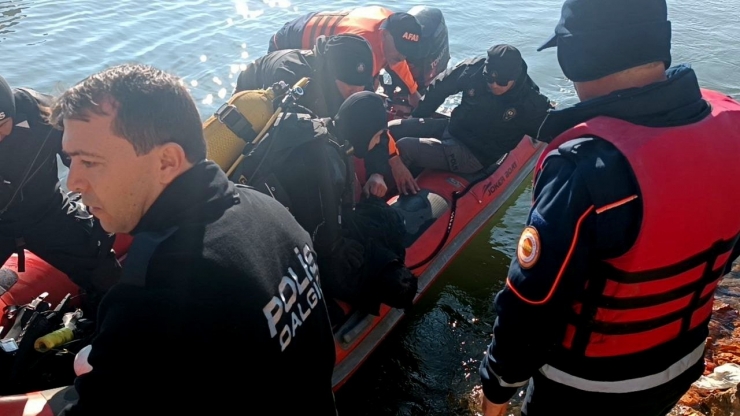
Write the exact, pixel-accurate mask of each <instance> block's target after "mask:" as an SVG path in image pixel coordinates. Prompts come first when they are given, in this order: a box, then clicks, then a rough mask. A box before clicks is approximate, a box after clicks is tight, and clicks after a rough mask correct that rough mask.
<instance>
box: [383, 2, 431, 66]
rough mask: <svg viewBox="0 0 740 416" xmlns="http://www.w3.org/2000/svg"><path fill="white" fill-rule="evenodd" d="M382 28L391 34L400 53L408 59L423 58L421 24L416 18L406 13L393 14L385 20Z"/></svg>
mask: <svg viewBox="0 0 740 416" xmlns="http://www.w3.org/2000/svg"><path fill="white" fill-rule="evenodd" d="M380 28H381V29H385V30H387V31H388V32H390V34H391V36H392V37H393V43H394V44H395V45H396V49H398V52H401V53H402V54H403V55H404V56H405V57H407V58H411V59H415V58H421V56H419V55H420V53H421V47H420V45H421V24H419V21H418V20H416V17H415V16H413V15H410V14H408V13H405V12H397V13H393V14H392V15H390V16H388V17H387V18H386V19H385V20H383V23H381V24H380Z"/></svg>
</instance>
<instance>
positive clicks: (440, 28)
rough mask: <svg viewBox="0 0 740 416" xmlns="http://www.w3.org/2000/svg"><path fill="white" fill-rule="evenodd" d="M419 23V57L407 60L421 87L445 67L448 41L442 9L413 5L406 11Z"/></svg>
mask: <svg viewBox="0 0 740 416" xmlns="http://www.w3.org/2000/svg"><path fill="white" fill-rule="evenodd" d="M408 13H409V14H410V15H413V16H415V17H416V19H417V20H418V21H419V23H420V24H421V48H422V50H423V53H422V54H421V56H423V58H421V59H414V60H411V61H410V62H409V66H410V67H411V73H412V74H413V76H414V80H416V83H417V84H418V85H419V89H420V90H421V89H423V88H424V87H426V86H427V85H429V83H431V82H432V80H433V79H434V77H436V76H437V75H439V74H440V73H441V72H443V71H444V70H446V69H447V64H448V63H449V61H450V42H449V39H448V36H447V24H445V18H444V16H442V11H441V10H440V9H437V8H435V7H426V6H415V7H413V8H412V9H411V10H409V11H408Z"/></svg>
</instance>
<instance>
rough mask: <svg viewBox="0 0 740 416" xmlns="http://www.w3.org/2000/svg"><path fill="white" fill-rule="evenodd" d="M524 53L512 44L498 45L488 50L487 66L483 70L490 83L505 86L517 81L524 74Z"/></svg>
mask: <svg viewBox="0 0 740 416" xmlns="http://www.w3.org/2000/svg"><path fill="white" fill-rule="evenodd" d="M523 66H524V65H523V61H522V54H521V53H520V52H519V49H517V48H515V47H513V46H511V45H496V46H492V47H491V48H490V49H489V50H488V58H486V67H485V69H484V71H483V73H484V75H485V76H486V81H487V82H488V83H489V84H493V83H494V82H495V83H497V84H498V85H501V86H504V85H506V84H508V83H509V81H516V80H517V79H518V78H519V76H520V75H521V74H522V67H523Z"/></svg>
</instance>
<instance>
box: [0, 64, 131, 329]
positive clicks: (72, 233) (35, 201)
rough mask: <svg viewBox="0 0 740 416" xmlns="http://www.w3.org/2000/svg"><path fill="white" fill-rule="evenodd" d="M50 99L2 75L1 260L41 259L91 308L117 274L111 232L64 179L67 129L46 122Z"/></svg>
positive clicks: (21, 262) (90, 310) (20, 263)
mask: <svg viewBox="0 0 740 416" xmlns="http://www.w3.org/2000/svg"><path fill="white" fill-rule="evenodd" d="M52 101H53V97H51V96H49V95H46V94H41V93H39V92H37V91H35V90H33V89H29V88H15V89H11V87H10V86H9V85H8V83H7V82H6V80H5V79H4V78H3V77H0V265H2V264H3V263H5V261H6V260H7V259H8V258H9V257H10V256H11V255H12V254H13V253H17V254H18V257H19V261H18V269H19V270H18V271H19V272H23V271H25V257H24V250H26V249H27V250H29V251H31V252H33V253H34V254H36V255H37V256H39V257H41V258H42V259H43V260H45V261H46V262H47V263H49V264H51V265H52V266H54V267H55V268H57V269H59V270H60V271H61V272H63V273H65V274H66V275H67V276H68V277H69V279H71V280H72V281H73V282H74V283H75V284H77V285H78V286H79V287H80V288H81V289H82V290H83V292H84V293H85V296H84V297H83V298H82V300H83V305H85V306H86V307H85V309H86V313H88V314H90V315H93V314H94V312H95V308H96V306H97V301H98V300H99V299H100V297H101V296H102V295H103V293H105V291H107V290H108V288H110V286H112V285H113V284H114V283H115V282H116V280H117V278H118V275H119V272H120V264H118V261H117V260H116V258H115V255H114V253H113V251H112V247H113V240H114V238H113V237H112V236H109V235H107V234H106V233H105V232H103V231H102V229H101V228H100V224H99V223H98V222H97V221H95V220H94V218H93V217H92V215H90V213H89V212H88V211H87V209H86V208H85V206H84V205H82V204H81V203H79V202H78V201H77V200H76V199H75V198H70V197H69V196H68V195H67V194H66V193H65V192H64V191H63V190H62V189H61V186H60V182H59V176H58V175H59V173H58V166H57V155H62V162H64V163H68V162H67V159H66V158H65V157H64V156H63V154H62V152H61V150H62V132H61V131H59V130H55V129H54V128H53V127H52V126H51V124H50V123H49V120H48V117H49V115H50V106H51V103H52Z"/></svg>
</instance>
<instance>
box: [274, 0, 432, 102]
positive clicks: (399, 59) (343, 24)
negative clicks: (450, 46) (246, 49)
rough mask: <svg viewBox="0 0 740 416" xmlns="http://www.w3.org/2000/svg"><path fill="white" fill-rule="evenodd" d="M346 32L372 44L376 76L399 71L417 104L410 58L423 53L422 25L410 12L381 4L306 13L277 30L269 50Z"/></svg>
mask: <svg viewBox="0 0 740 416" xmlns="http://www.w3.org/2000/svg"><path fill="white" fill-rule="evenodd" d="M345 33H347V34H355V35H359V36H362V37H363V38H364V39H365V40H367V41H368V42H369V43H370V47H371V48H372V50H373V62H374V65H373V66H372V75H373V77H377V76H378V75H379V74H380V70H381V69H383V68H386V69H387V70H391V71H393V72H394V73H396V74H397V75H398V76H399V77H400V78H401V80H402V81H403V83H404V84H405V85H406V87H407V88H408V91H409V104H411V106H413V107H416V106H417V105H418V103H419V100H420V99H421V95H420V94H419V91H418V90H419V87H418V85H417V84H416V81H415V80H414V77H413V75H412V73H411V69H410V68H409V65H408V62H407V59H413V58H417V57H419V55H420V53H421V52H422V51H421V47H420V46H421V24H419V21H418V20H417V19H416V17H414V16H413V15H411V14H408V13H405V12H394V11H392V10H390V9H387V8H385V7H381V6H366V7H357V8H354V9H352V10H345V11H334V12H311V13H307V14H305V15H303V16H300V17H298V18H296V19H294V20H292V21H290V22H287V23H286V24H285V25H284V26H283V27H282V28H281V29H280V30H279V31H278V32H277V33H275V34H274V35H273V36H272V38H271V39H270V46H269V48H268V52H273V51H277V50H282V49H310V48H313V47H314V45H315V44H316V38H317V37H318V36H321V35H327V36H329V35H333V34H345Z"/></svg>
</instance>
